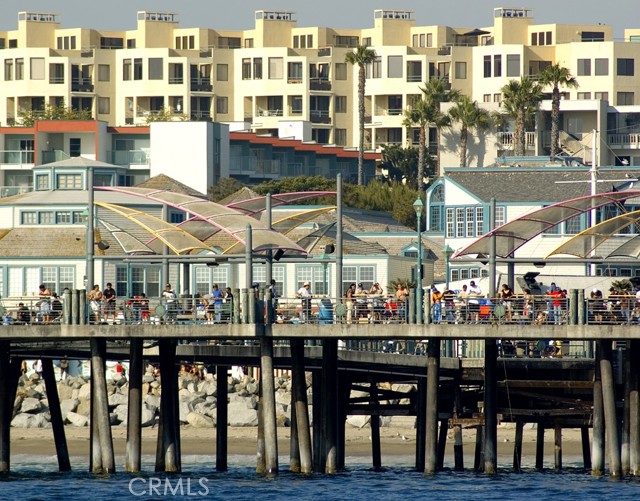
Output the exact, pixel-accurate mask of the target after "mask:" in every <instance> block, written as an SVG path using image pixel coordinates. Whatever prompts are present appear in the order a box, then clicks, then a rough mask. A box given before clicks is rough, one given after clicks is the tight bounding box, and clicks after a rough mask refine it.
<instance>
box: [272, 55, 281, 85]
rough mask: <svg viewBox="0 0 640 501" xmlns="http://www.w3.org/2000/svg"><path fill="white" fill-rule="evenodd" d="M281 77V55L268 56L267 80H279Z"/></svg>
mask: <svg viewBox="0 0 640 501" xmlns="http://www.w3.org/2000/svg"><path fill="white" fill-rule="evenodd" d="M282 78H283V60H282V58H281V57H270V58H269V80H281V79H282Z"/></svg>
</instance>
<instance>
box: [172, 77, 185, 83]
mask: <svg viewBox="0 0 640 501" xmlns="http://www.w3.org/2000/svg"><path fill="white" fill-rule="evenodd" d="M183 83H184V78H183V77H169V84H171V85H175V84H183Z"/></svg>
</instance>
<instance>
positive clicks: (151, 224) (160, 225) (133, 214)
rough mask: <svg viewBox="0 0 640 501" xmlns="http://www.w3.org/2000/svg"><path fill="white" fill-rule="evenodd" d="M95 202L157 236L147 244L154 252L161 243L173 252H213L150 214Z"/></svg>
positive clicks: (160, 250)
mask: <svg viewBox="0 0 640 501" xmlns="http://www.w3.org/2000/svg"><path fill="white" fill-rule="evenodd" d="M95 204H96V205H98V206H100V207H102V208H104V209H107V210H110V211H112V212H115V213H116V214H119V215H121V216H122V217H124V218H126V219H128V220H129V221H132V222H133V223H135V224H137V225H138V226H140V227H142V228H144V229H145V230H147V231H148V232H149V233H151V234H152V235H153V236H155V237H157V240H154V242H152V243H150V244H149V245H147V247H148V248H150V249H151V250H152V251H153V252H155V253H162V244H163V243H164V244H166V245H167V247H169V249H171V251H172V252H174V253H175V254H191V253H192V252H194V251H198V252H200V251H211V252H214V250H213V249H212V248H211V247H209V246H207V245H206V244H203V243H202V242H201V241H200V240H198V239H197V238H195V237H194V236H193V235H190V234H189V233H187V232H186V231H184V230H181V229H179V228H177V227H176V226H174V225H173V224H171V223H168V222H167V221H163V220H162V219H160V218H157V217H155V216H152V215H151V214H147V213H146V212H143V211H140V210H136V209H131V208H129V207H123V206H122V205H116V204H110V203H106V202H95Z"/></svg>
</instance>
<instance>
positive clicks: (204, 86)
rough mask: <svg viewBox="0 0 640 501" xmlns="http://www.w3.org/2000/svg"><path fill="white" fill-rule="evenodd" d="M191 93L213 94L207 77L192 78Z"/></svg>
mask: <svg viewBox="0 0 640 501" xmlns="http://www.w3.org/2000/svg"><path fill="white" fill-rule="evenodd" d="M191 91H192V92H213V85H211V81H210V80H209V78H208V77H194V78H192V79H191Z"/></svg>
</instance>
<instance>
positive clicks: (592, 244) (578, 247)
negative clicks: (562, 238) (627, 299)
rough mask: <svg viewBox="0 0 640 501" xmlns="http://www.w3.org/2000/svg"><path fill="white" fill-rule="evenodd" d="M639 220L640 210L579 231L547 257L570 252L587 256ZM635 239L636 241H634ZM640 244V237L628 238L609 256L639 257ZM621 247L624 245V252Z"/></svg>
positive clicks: (573, 254) (574, 254) (579, 255)
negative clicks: (639, 238)
mask: <svg viewBox="0 0 640 501" xmlns="http://www.w3.org/2000/svg"><path fill="white" fill-rule="evenodd" d="M638 221H640V210H636V211H633V212H628V213H626V214H621V215H619V216H616V217H614V218H611V219H607V220H606V221H602V222H601V223H598V224H596V225H595V226H592V227H591V228H587V229H586V230H584V231H582V232H580V233H578V234H577V235H575V236H574V237H572V238H571V239H569V240H567V241H566V242H564V243H563V244H562V245H560V246H558V247H556V248H555V249H554V250H553V251H551V252H550V253H549V254H548V255H547V257H550V256H554V255H558V254H570V255H572V256H578V257H585V258H586V257H588V256H589V255H590V254H591V253H592V252H593V251H594V250H595V249H596V248H597V247H599V246H600V245H602V244H604V243H605V242H607V241H609V240H610V239H611V238H612V237H613V236H614V235H616V234H619V233H620V232H621V231H622V230H624V229H625V228H627V227H629V226H631V225H632V224H636V223H637V222H638ZM634 240H636V241H635V242H633V241H634ZM639 244H640V240H638V237H634V238H632V239H627V240H625V241H624V242H623V243H622V244H621V245H618V246H617V247H616V249H615V250H614V251H613V252H610V253H608V256H611V255H615V256H631V257H638V252H639V251H640V249H639ZM621 247H624V249H622V252H621ZM608 256H607V257H608Z"/></svg>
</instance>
